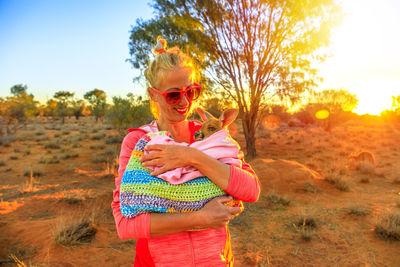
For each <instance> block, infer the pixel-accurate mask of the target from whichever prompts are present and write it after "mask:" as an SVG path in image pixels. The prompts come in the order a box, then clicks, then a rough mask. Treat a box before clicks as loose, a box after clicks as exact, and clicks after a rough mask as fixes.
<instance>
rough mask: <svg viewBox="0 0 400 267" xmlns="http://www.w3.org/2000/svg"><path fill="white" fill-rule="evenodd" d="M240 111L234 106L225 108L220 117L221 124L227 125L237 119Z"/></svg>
mask: <svg viewBox="0 0 400 267" xmlns="http://www.w3.org/2000/svg"><path fill="white" fill-rule="evenodd" d="M238 112H239V111H238V110H237V109H233V108H231V109H227V110H225V111H224V112H223V113H222V114H221V116H220V117H219V122H220V123H221V126H222V127H226V126H228V125H229V124H231V123H232V122H233V121H234V120H235V119H236V116H237V115H238Z"/></svg>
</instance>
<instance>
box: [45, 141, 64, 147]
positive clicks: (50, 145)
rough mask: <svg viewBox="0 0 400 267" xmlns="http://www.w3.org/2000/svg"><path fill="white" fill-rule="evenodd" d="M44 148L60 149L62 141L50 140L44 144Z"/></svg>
mask: <svg viewBox="0 0 400 267" xmlns="http://www.w3.org/2000/svg"><path fill="white" fill-rule="evenodd" d="M44 148H46V149H60V148H61V147H60V142H59V141H52V142H48V143H46V144H45V145H44Z"/></svg>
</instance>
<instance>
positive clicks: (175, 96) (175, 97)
mask: <svg viewBox="0 0 400 267" xmlns="http://www.w3.org/2000/svg"><path fill="white" fill-rule="evenodd" d="M181 96H182V94H181V93H180V92H170V93H168V94H167V95H166V100H167V103H168V104H171V105H174V104H176V103H178V102H179V101H180V100H181Z"/></svg>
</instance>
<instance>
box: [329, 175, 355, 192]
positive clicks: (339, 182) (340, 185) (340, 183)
mask: <svg viewBox="0 0 400 267" xmlns="http://www.w3.org/2000/svg"><path fill="white" fill-rule="evenodd" d="M325 180H326V181H327V182H329V183H330V184H332V185H333V186H334V187H335V188H336V189H338V190H340V191H344V192H348V191H350V185H349V183H348V182H347V181H346V180H344V179H343V178H342V176H341V175H340V174H338V173H330V174H328V175H327V176H326V177H325Z"/></svg>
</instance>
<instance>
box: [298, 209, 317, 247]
mask: <svg viewBox="0 0 400 267" xmlns="http://www.w3.org/2000/svg"><path fill="white" fill-rule="evenodd" d="M317 225H318V223H317V219H315V218H313V217H311V216H305V215H302V216H300V218H298V219H297V220H296V221H295V222H294V223H293V227H294V229H295V230H296V232H298V233H299V234H300V237H301V239H303V240H304V241H310V240H311V239H312V237H313V230H315V229H316V228H317Z"/></svg>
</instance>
